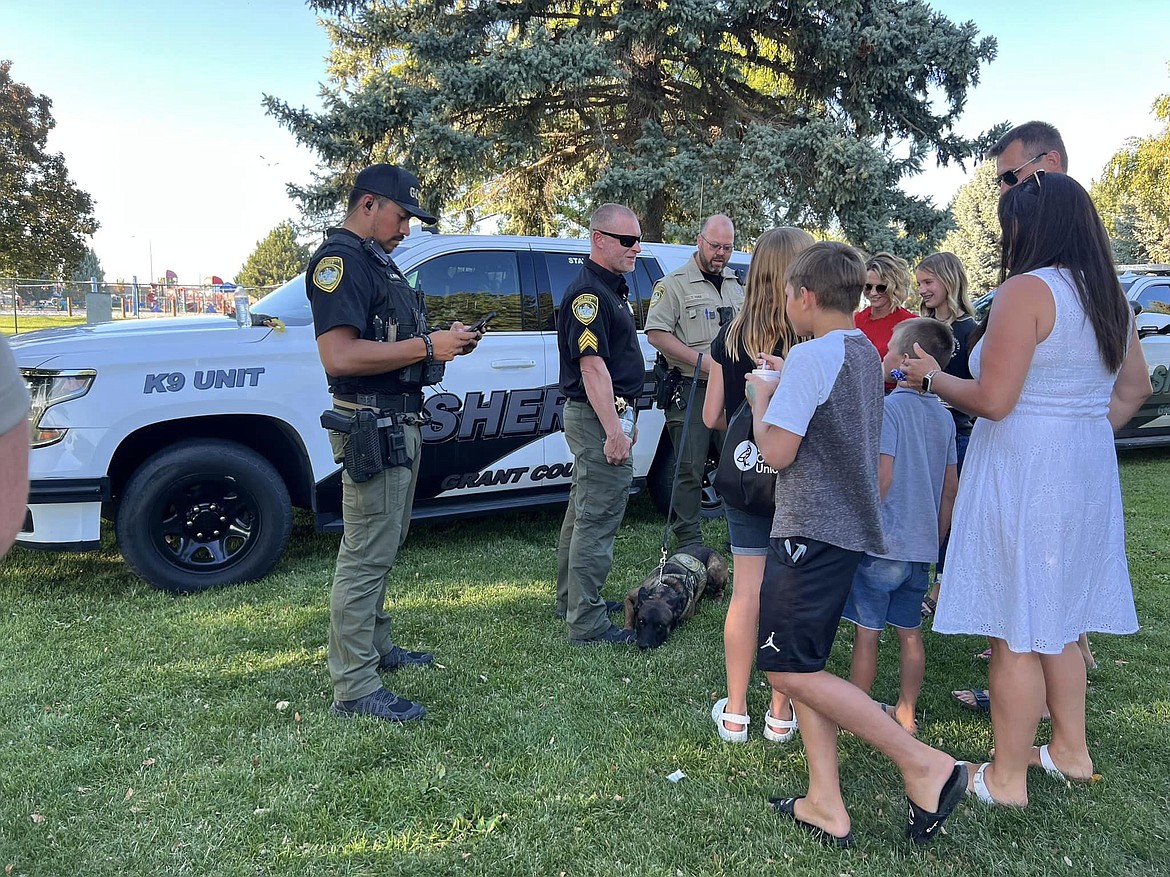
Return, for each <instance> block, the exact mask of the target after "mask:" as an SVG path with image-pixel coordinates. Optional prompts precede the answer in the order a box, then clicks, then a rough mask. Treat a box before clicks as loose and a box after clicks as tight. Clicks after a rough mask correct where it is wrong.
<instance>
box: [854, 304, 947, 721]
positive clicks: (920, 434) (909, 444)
mask: <svg viewBox="0 0 1170 877" xmlns="http://www.w3.org/2000/svg"><path fill="white" fill-rule="evenodd" d="M915 344H919V345H921V346H922V349H923V350H925V351H927V352H928V353H930V355H931V356H933V357H934V358H935V359H936V360H938V364H939V368H946V364H947V362H949V361H950V358H951V353H952V351H953V350H954V349H955V338H954V336H953V335H952V334H951V330H950V327H949V326H947V324H946V323H943V322H941V321H940V320H933V319H930V318H927V317H918V318H916V319H913V320H906V321H904V322H901V323H899V324H898V325H897V326H895V327H894V335H893V337H892V338H891V339H890V349H889V352H888V353H887V354H886V356H885V359H883V360H882V369H883V371H884V373H885V377H886V380H887V381H897V380H898V375H899V374H900V373H899V372H898V366H899V365H900V364H901V363H903V362H905V361H906V360H907V359H909V358H910V356H911V355H912V354H913V353H914V345H915ZM956 463H957V456H956V453H955V420H954V418H953V417H952V416H951V414H950V411H949V409H947V408H946V407H945V406H944V405H943V404H942V402H941V401H940V400H939V398H938V396H936V395H934V394H933V393H923V392H920V391H917V390H910V389H907V388H905V387H899V388H898V389H896V390H894V392H892V393H891V394H890V395H888V396H886V400H885V406H884V413H883V418H882V435H881V456H880V457H879V458H878V493H879V494H880V496H881V515H882V530H883V532H884V533H885V538H886V550H885V551H884V552H883V553H881V554H872V553H869V552H868V551H867V552H866V555H865V557H863V558H862V559H861V563H860V564H859V565H858V567H857V572H856V573H854V575H853V588H852V590H851V591H850V594H849V600H848V601H847V602H846V603H845V612H844V616H843V617H844V618H845V619H846V620H847V621H852V622H853V623H854V625H856V627H857V632H856V633H855V634H854V637H853V664H852V666H851V667H850V672H849V681H850V682H852V683H853V684H854V685H856V686H857V687H858V688H860V689H861V690H862V691H864V692H866V693H867V694H868V693H869V690H870V688H871V687H872V686H873V681H874V677H876V676H877V657H878V639H879V638H880V636H881V632H882V630H883V629H884V628H885V626H886V625H887V624H889V625H891V626H893V627H894V629H895V630H897V631H898V643H899V647H900V659H901V660H900V664H899V673H898V681H899V692H898V701H897V704H896V705H895V706H892V707H886V706H885V705H883V706H882V709H884V710H885V711H886V712H887V713H888V714H890V715H891V716H893V718H894V719H895V720H896V721H897V722H898V724H899V725H901V726H902V727H903V728H905V729H906V730H907V731H909V732H910V733H911V734H915V733H917V731H918V725H917V723H916V722H915V720H914V709H915V706H916V704H917V702H918V692H919V691H920V690H921V689H922V677H923V676H924V675H925V673H926V650H925V649H924V648H923V645H922V632H921V630H920V628H921V627H922V598H923V597H924V596H925V595H926V590H927V588H928V587H929V586H930V564H931V563H932V562H933V561H934V560H935V558H937V557H938V546H939V543H940V542H941V541H942V540H943V538H944V537H945V536H946V534H947V532H948V531H949V530H950V528H951V510H952V509H953V508H954V505H955V494H956V493H958V490H959V472H958V468H957V466H956Z"/></svg>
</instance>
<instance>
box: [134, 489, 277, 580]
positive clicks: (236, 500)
mask: <svg viewBox="0 0 1170 877" xmlns="http://www.w3.org/2000/svg"><path fill="white" fill-rule="evenodd" d="M150 517H151V520H150V524H149V526H150V528H151V539H152V541H153V543H154V546H155V549H156V550H157V551H158V552H159V554H161V555H162V556H163V557H164V558H166V560H167V562H168V563H170V564H172V565H173V566H175V567H177V568H179V569H183V570H186V571H189V572H198V573H211V572H217V571H219V570H223V569H227V568H228V567H231V566H234V565H235V564H237V563H239V562H240V561H242V560H243V559H244V558H245V557H247V555H248V553H249V552H250V551H251V549H252V547H253V546H254V545H255V543H256V541H257V540H258V539H259V537H260V529H261V515H260V510H259V507H258V504H257V501H256V498H255V497H254V496H253V495H252V494H251V493H250V492H249V491H248V490H246V489H244V488H243V487H242V486H241V485H240V483H239V482H238V481H237V480H236V479H234V478H232V477H231V476H229V475H223V474H211V473H207V474H200V475H189V476H187V477H185V478H180V479H179V480H177V481H175V482H174V483H173V484H171V485H170V486H169V487H168V488H167V489H166V491H164V493H163V494H162V496H160V497H159V500H158V502H157V503H156V504H155V506H154V509H153V511H152V514H151V516H150Z"/></svg>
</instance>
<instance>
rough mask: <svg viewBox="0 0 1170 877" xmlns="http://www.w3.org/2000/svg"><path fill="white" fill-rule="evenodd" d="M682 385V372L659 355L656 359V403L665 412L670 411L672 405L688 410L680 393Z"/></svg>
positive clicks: (685, 401)
mask: <svg viewBox="0 0 1170 877" xmlns="http://www.w3.org/2000/svg"><path fill="white" fill-rule="evenodd" d="M681 385H682V372H680V371H679V370H678V369H677V368H675V367H672V366H671V365H670V363H668V362H667V361H666V357H665V356H663V355H662V354H661V353H660V354H658V356H657V357H655V359H654V403H655V404H656V405H657V406H658V407H659V408H661V409H662V410H663V411H669V410H670V408H671V406H672V405H676V406H678V407H679V408H686V407H687V400H686V399H685V398H683V396H682V394H681V393H679V388H680V387H681Z"/></svg>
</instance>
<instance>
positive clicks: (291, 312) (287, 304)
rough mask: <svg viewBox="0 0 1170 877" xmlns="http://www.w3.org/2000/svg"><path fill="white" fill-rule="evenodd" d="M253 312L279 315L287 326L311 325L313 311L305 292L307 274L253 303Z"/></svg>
mask: <svg viewBox="0 0 1170 877" xmlns="http://www.w3.org/2000/svg"><path fill="white" fill-rule="evenodd" d="M252 313H253V314H266V315H267V316H269V317H279V318H280V320H281V321H282V322H283V323H284V324H285V325H286V326H309V325H311V324H312V322H313V312H312V310H311V309H310V308H309V297H308V296H307V295H306V294H305V275H304V274H300V275H298V276H296V277H294V278H293V279H292V280H290V281H289V282H288V283H286V284H285V285H284V286H280V287H277V288H276V289H274V290H272V292H270V293H268V295H266V296H264V298H262V299H260V301H258V302H256V303H255V304H254V305H252Z"/></svg>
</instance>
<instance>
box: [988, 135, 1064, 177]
mask: <svg viewBox="0 0 1170 877" xmlns="http://www.w3.org/2000/svg"><path fill="white" fill-rule="evenodd" d="M987 157H988V158H989V159H995V174H996V176H995V181H996V182H997V183H998V184H999V191H1000V194H1001V195H1002V194H1003V193H1004V192H1006V191H1008V189H1011V188H1014V187H1015V186H1018V185H1019V184H1020V183H1022V182H1023V181H1024V180H1026V179H1028V177H1030V176H1033V175H1034V174H1035V173H1036V171H1044V172H1045V173H1055V174H1065V173H1068V152H1067V151H1066V150H1065V148H1064V141H1063V140H1062V139H1061V137H1060V132H1059V131H1057V130H1056V128H1055V127H1053V126H1052V125H1049V124H1048V123H1047V122H1025V123H1024V124H1023V125H1017V126H1016V127H1015V128H1012V130H1010V131H1008V132H1007V133H1006V134H1004V135H1003V136H1002V137H1000V138H999V141H998V142H997V143H996V144H995V145H994V146H993V147H991V149H989V150H987Z"/></svg>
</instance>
